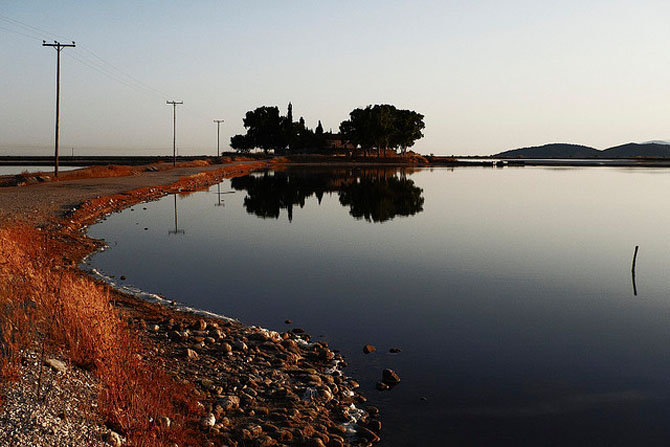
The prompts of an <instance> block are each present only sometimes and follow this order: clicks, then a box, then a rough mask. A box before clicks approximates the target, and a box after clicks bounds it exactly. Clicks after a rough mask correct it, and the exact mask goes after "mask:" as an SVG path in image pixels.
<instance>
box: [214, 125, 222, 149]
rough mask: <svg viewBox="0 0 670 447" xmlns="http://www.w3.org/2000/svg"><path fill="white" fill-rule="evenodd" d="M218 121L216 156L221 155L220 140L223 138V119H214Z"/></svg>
mask: <svg viewBox="0 0 670 447" xmlns="http://www.w3.org/2000/svg"><path fill="white" fill-rule="evenodd" d="M214 122H215V123H216V156H217V157H220V156H221V155H220V151H219V142H220V140H221V138H220V137H221V123H222V122H223V120H214Z"/></svg>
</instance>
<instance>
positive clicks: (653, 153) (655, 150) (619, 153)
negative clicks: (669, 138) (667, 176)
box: [601, 143, 670, 158]
mask: <svg viewBox="0 0 670 447" xmlns="http://www.w3.org/2000/svg"><path fill="white" fill-rule="evenodd" d="M601 157H605V158H632V157H649V158H670V145H668V144H661V143H643V144H638V143H628V144H622V145H621V146H615V147H611V148H609V149H605V150H604V151H602V155H601Z"/></svg>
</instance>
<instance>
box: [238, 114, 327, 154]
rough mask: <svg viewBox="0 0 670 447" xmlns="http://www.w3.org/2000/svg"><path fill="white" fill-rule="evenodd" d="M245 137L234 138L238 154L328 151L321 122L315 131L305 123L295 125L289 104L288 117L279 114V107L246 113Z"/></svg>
mask: <svg viewBox="0 0 670 447" xmlns="http://www.w3.org/2000/svg"><path fill="white" fill-rule="evenodd" d="M242 121H243V123H244V127H245V128H246V129H247V133H246V134H240V135H234V136H233V137H231V139H230V146H231V147H232V148H233V149H235V150H236V151H239V152H249V151H251V150H252V149H262V150H263V151H264V152H266V153H267V152H269V151H271V150H272V151H274V152H275V153H286V152H287V151H290V152H294V153H304V152H318V151H320V150H322V149H323V148H324V147H325V137H324V132H323V126H322V125H321V121H319V124H318V125H317V126H316V128H315V129H314V130H312V129H310V128H308V127H307V125H306V124H305V119H304V118H303V117H300V119H299V120H298V121H297V122H294V121H293V105H292V104H291V103H289V104H288V110H287V112H286V116H281V115H280V114H279V108H278V107H276V106H272V107H268V106H263V107H258V108H257V109H255V110H250V111H248V112H247V114H246V115H245V117H244V118H243V120H242Z"/></svg>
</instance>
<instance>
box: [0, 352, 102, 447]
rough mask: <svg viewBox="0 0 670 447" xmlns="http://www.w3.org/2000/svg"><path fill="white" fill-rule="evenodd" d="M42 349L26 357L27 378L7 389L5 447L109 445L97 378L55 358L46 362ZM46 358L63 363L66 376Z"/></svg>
mask: <svg viewBox="0 0 670 447" xmlns="http://www.w3.org/2000/svg"><path fill="white" fill-rule="evenodd" d="M36 351H37V350H35V351H28V352H24V353H23V362H22V363H23V364H22V368H21V379H20V380H19V381H18V382H10V383H5V384H3V385H2V402H3V404H2V407H1V408H0V446H1V447H15V446H35V447H42V446H44V447H66V446H68V447H69V446H73V447H74V446H100V445H105V444H104V443H102V442H101V440H102V439H103V434H107V433H108V432H109V430H108V429H107V428H105V427H104V426H102V425H101V423H100V418H99V416H98V415H97V408H96V407H97V404H96V399H97V387H98V385H97V381H96V379H95V377H94V376H93V374H91V373H90V372H88V371H83V370H81V369H79V368H76V367H74V366H69V365H67V362H66V361H63V359H58V358H56V357H53V356H46V357H45V361H44V362H42V361H41V360H40V355H39V354H37V353H36ZM46 360H57V361H60V362H62V363H63V364H64V365H65V366H66V369H65V372H64V373H63V372H58V371H57V369H56V368H54V367H53V366H49V364H48V363H47V361H46ZM49 363H52V364H54V365H58V363H57V362H53V361H51V362H49ZM58 366H60V365H58ZM40 370H41V380H40ZM38 383H39V388H38Z"/></svg>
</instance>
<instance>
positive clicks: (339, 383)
mask: <svg viewBox="0 0 670 447" xmlns="http://www.w3.org/2000/svg"><path fill="white" fill-rule="evenodd" d="M281 161H282V160H273V161H260V162H246V163H244V164H240V163H237V164H229V165H224V166H223V167H220V168H216V167H214V168H212V169H208V170H206V171H204V172H197V173H194V174H191V175H188V176H184V177H181V178H179V179H178V180H177V181H174V182H172V183H168V184H163V185H154V186H143V187H141V188H136V189H130V190H128V191H125V192H120V193H117V194H113V195H104V196H102V197H92V198H90V199H89V200H87V201H84V202H83V203H82V204H80V206H77V207H76V208H73V209H70V210H69V211H68V212H66V213H64V214H63V215H62V217H60V218H58V217H56V218H54V216H50V218H49V219H47V220H48V221H49V222H48V223H47V224H41V225H40V224H37V225H34V226H35V227H37V228H39V229H41V230H42V232H43V234H45V235H46V236H47V237H49V238H53V239H58V240H60V241H62V242H64V244H62V245H61V250H62V253H60V255H61V257H62V260H61V262H59V264H60V267H61V268H66V269H69V270H71V271H73V272H75V273H76V274H78V275H80V276H85V277H86V278H91V281H94V282H96V283H99V282H100V281H96V280H94V279H92V277H91V276H90V275H89V274H88V273H86V272H85V271H84V270H81V269H80V268H79V267H78V266H79V264H80V262H81V261H82V260H83V259H84V258H85V257H86V256H88V255H90V254H92V253H93V252H95V251H96V250H97V249H99V248H100V247H101V241H95V240H93V239H91V238H89V237H88V236H87V235H86V233H85V230H86V227H87V226H88V225H91V224H92V223H94V222H96V221H98V220H99V219H100V218H102V217H104V216H105V215H106V214H109V213H111V212H115V211H119V210H121V209H124V208H126V207H129V206H132V205H134V204H138V203H142V202H146V201H151V200H157V199H158V198H160V197H163V196H165V195H167V194H172V193H177V194H188V193H190V192H194V191H197V190H202V189H205V188H207V187H209V186H211V185H213V184H216V183H218V182H219V181H221V180H222V179H223V178H232V177H235V176H239V175H246V174H247V173H249V172H252V171H254V170H257V169H265V168H269V167H272V166H273V165H277V164H280V163H281ZM49 183H51V184H53V185H58V186H60V185H59V184H61V185H62V184H63V182H62V181H59V182H53V183H52V182H49ZM122 183H123V182H122ZM45 185H46V184H45ZM40 186H42V185H40ZM33 187H34V186H28V187H27V188H33ZM21 189H26V188H21ZM11 220H12V221H17V220H19V221H20V220H21V219H11ZM27 220H28V221H29V222H30V219H27ZM0 222H2V221H0ZM7 223H8V222H7V219H4V222H2V225H0V226H6V225H7ZM10 225H11V224H10ZM105 287H106V288H108V289H109V290H110V295H111V296H110V299H111V300H112V301H113V302H114V309H116V311H117V312H118V313H119V315H120V316H122V317H123V318H124V319H127V320H128V322H129V326H130V327H131V328H132V332H133V333H135V334H137V336H138V337H139V338H141V339H142V342H143V344H147V345H148V347H147V349H146V350H145V352H144V353H143V355H145V356H146V357H147V358H150V359H151V363H152V364H158V365H162V368H163V369H165V371H166V372H168V374H169V375H170V376H172V377H173V378H175V379H176V380H178V381H180V382H181V383H182V384H186V383H188V385H189V386H192V387H193V388H194V397H197V401H198V403H199V405H200V406H201V407H202V410H203V412H204V413H205V416H204V417H205V418H209V417H211V418H212V419H213V420H214V422H213V423H212V424H209V422H211V421H210V420H208V421H204V422H203V421H201V427H200V429H201V434H200V436H201V437H202V441H203V445H205V444H206V442H212V441H216V442H226V443H228V444H229V445H236V444H237V442H238V441H242V443H244V442H249V441H252V440H253V442H254V445H268V446H270V445H304V444H307V445H315V446H321V445H324V446H326V445H327V446H336V447H337V446H344V445H369V444H371V442H376V441H378V440H379V437H378V435H377V434H375V433H374V432H372V431H370V430H369V429H367V428H366V427H367V426H368V422H374V423H373V424H372V425H373V426H379V425H380V424H379V422H378V421H376V420H375V418H376V417H377V416H378V410H376V409H374V408H371V409H368V411H367V412H365V411H362V410H360V409H358V408H357V407H356V406H355V404H356V403H358V404H360V403H362V402H365V398H364V397H363V396H361V395H359V394H358V393H357V392H356V388H357V386H358V385H357V383H356V382H355V381H353V380H352V379H349V378H346V377H344V376H342V375H341V373H340V371H339V369H338V366H341V365H346V363H345V362H344V360H343V359H342V358H341V357H340V356H339V355H337V354H335V353H334V352H333V351H331V350H330V348H329V347H328V345H327V343H325V342H318V343H310V337H309V336H308V335H307V334H304V333H303V332H302V331H301V330H298V329H294V330H293V331H290V332H284V333H282V334H279V333H277V332H273V331H267V330H265V329H262V328H258V327H255V326H245V325H242V324H241V323H239V322H237V321H236V320H221V319H219V318H215V317H212V316H203V315H197V314H193V313H190V312H184V311H183V310H180V309H173V308H170V307H169V306H165V305H162V304H155V303H150V302H147V301H145V300H142V299H141V298H138V297H132V296H129V295H126V294H123V293H121V292H119V291H117V290H115V289H112V288H111V287H110V286H108V285H107V286H105ZM226 377H227V379H225V380H224V378H226ZM256 379H258V380H256ZM244 382H246V383H244ZM278 384H279V385H278ZM271 422H274V423H271ZM356 423H358V425H356ZM202 424H204V425H202ZM314 427H317V429H315V428H314Z"/></svg>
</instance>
